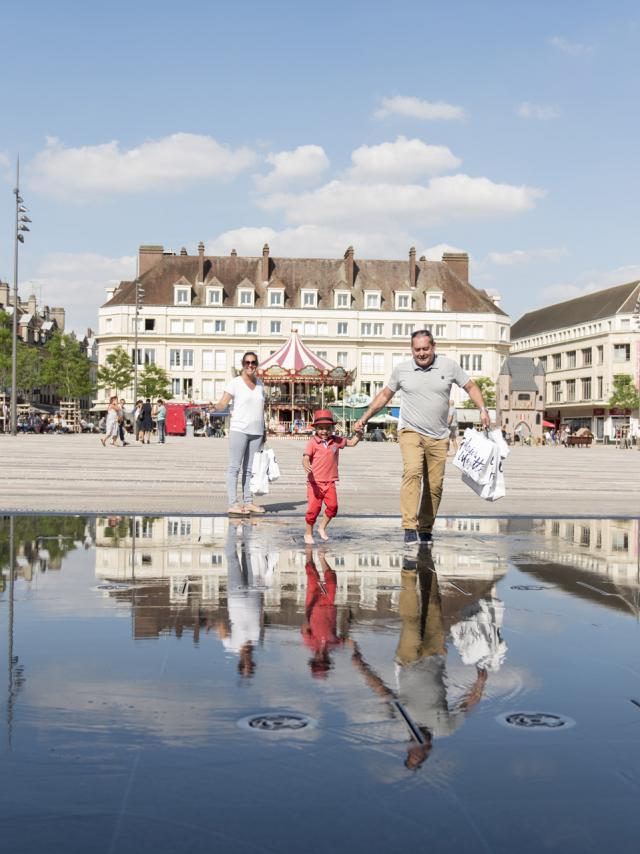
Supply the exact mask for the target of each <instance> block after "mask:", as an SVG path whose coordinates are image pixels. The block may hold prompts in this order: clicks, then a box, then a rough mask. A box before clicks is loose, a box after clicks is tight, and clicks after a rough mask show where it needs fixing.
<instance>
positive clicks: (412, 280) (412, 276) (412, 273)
mask: <svg viewBox="0 0 640 854" xmlns="http://www.w3.org/2000/svg"><path fill="white" fill-rule="evenodd" d="M409 284H410V286H411V287H412V288H415V286H416V247H415V246H412V247H411V249H410V250H409Z"/></svg>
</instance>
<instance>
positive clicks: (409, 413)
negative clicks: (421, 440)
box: [387, 354, 470, 439]
mask: <svg viewBox="0 0 640 854" xmlns="http://www.w3.org/2000/svg"><path fill="white" fill-rule="evenodd" d="M469 379H470V377H469V376H468V375H467V374H466V373H465V372H464V371H463V370H462V368H461V367H460V365H459V364H458V363H457V362H454V361H453V359H448V358H447V357H446V356H439V355H438V354H436V356H435V357H434V360H433V362H431V364H430V365H429V367H428V368H419V367H418V365H416V363H415V361H414V360H413V359H407V361H406V362H401V363H400V364H399V365H398V366H397V367H396V368H395V369H394V371H393V373H392V374H391V379H390V380H389V382H388V383H387V388H389V389H391V391H392V392H393V393H394V394H395V392H397V391H401V392H402V403H401V405H400V421H399V423H398V430H402V429H404V428H406V429H407V430H413V431H414V432H416V433H422V434H423V435H424V436H430V437H431V438H433V439H446V438H447V437H448V436H449V425H448V424H447V420H448V417H449V398H450V397H451V386H452V385H453V384H454V383H456V385H459V386H465V385H466V384H467V383H468V382H469Z"/></svg>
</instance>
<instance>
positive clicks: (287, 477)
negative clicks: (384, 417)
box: [0, 435, 640, 517]
mask: <svg viewBox="0 0 640 854" xmlns="http://www.w3.org/2000/svg"><path fill="white" fill-rule="evenodd" d="M270 446H271V447H273V448H274V449H275V452H276V455H277V458H278V461H279V464H280V468H281V472H282V476H281V478H280V480H278V481H277V482H276V483H274V484H272V491H271V493H270V494H269V495H267V496H265V497H263V498H262V499H260V501H261V503H263V504H264V505H265V506H266V507H267V508H268V509H269V511H270V512H273V513H278V514H281V515H298V514H299V515H302V513H303V512H304V508H305V506H306V488H305V476H304V472H303V470H302V466H301V456H302V449H303V447H304V443H303V442H302V441H301V440H296V439H277V440H274V441H272V442H270ZM226 465H227V440H226V439H204V438H196V439H185V438H182V437H169V439H168V441H167V443H166V444H165V445H159V444H155V443H154V444H150V445H145V446H142V445H137V444H132V445H129V446H127V447H125V448H122V447H107V448H103V447H102V446H101V444H100V441H99V437H98V436H97V435H78V436H76V435H73V436H36V435H24V436H17V437H11V436H4V435H3V436H0V471H1V472H2V477H1V478H0V509H2V510H3V511H5V512H9V511H15V512H58V513H69V512H71V513H87V512H88V513H115V512H123V513H131V512H137V513H181V514H184V513H194V514H201V513H213V514H218V513H224V512H225V510H226V507H227V500H226V495H225V471H226ZM401 467H402V463H401V458H400V449H399V447H398V445H397V444H393V443H373V442H371V443H370V442H365V443H362V444H360V445H358V446H357V447H356V448H350V449H346V450H345V451H343V452H342V454H341V468H340V471H341V481H340V486H339V496H340V514H341V515H354V516H368V515H377V516H389V517H394V516H398V515H399V488H400V472H401ZM505 472H506V482H507V495H506V497H505V498H503V499H502V500H500V501H497V502H495V503H493V502H486V501H482V500H481V499H479V498H478V497H477V496H476V495H475V494H473V493H472V492H471V490H469V489H468V487H466V486H465V485H464V484H463V483H462V482H461V480H460V473H459V472H458V471H457V469H455V468H454V467H453V466H452V465H451V463H450V462H449V463H448V465H447V474H446V480H445V493H444V499H443V502H442V505H441V511H440V512H441V515H448V516H454V515H455V516H459V515H463V516H509V515H525V516H550V515H555V516H565V517H566V516H583V517H584V516H595V517H604V516H634V515H635V516H637V515H638V514H639V513H640V486H639V484H640V453H639V452H638V451H637V450H624V451H623V450H617V449H616V448H614V447H612V446H604V447H603V446H595V447H592V448H588V449H583V448H574V449H567V448H548V447H540V448H528V447H523V448H520V447H516V448H513V449H512V452H511V454H510V456H509V458H508V459H507V461H506V468H505Z"/></svg>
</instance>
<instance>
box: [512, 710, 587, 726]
mask: <svg viewBox="0 0 640 854" xmlns="http://www.w3.org/2000/svg"><path fill="white" fill-rule="evenodd" d="M496 720H497V721H498V723H500V724H502V725H503V726H509V727H520V728H521V729H528V730H534V729H536V730H541V729H544V730H559V729H569V728H570V727H572V726H574V725H575V721H574V720H573V719H572V718H568V717H567V716H566V715H556V714H554V713H551V712H506V713H505V714H503V715H498V717H497V718H496Z"/></svg>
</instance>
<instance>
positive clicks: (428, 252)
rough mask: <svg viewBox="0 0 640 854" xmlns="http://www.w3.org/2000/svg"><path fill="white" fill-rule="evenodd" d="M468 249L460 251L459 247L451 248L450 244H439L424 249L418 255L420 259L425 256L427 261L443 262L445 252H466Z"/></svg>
mask: <svg viewBox="0 0 640 854" xmlns="http://www.w3.org/2000/svg"><path fill="white" fill-rule="evenodd" d="M466 251H467V250H466V249H460V248H459V247H458V246H451V244H450V243H438V244H436V245H435V246H430V247H429V248H428V249H423V251H422V252H419V253H418V257H421V256H422V255H424V256H425V258H426V259H427V261H442V256H443V254H444V253H445V252H466Z"/></svg>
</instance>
